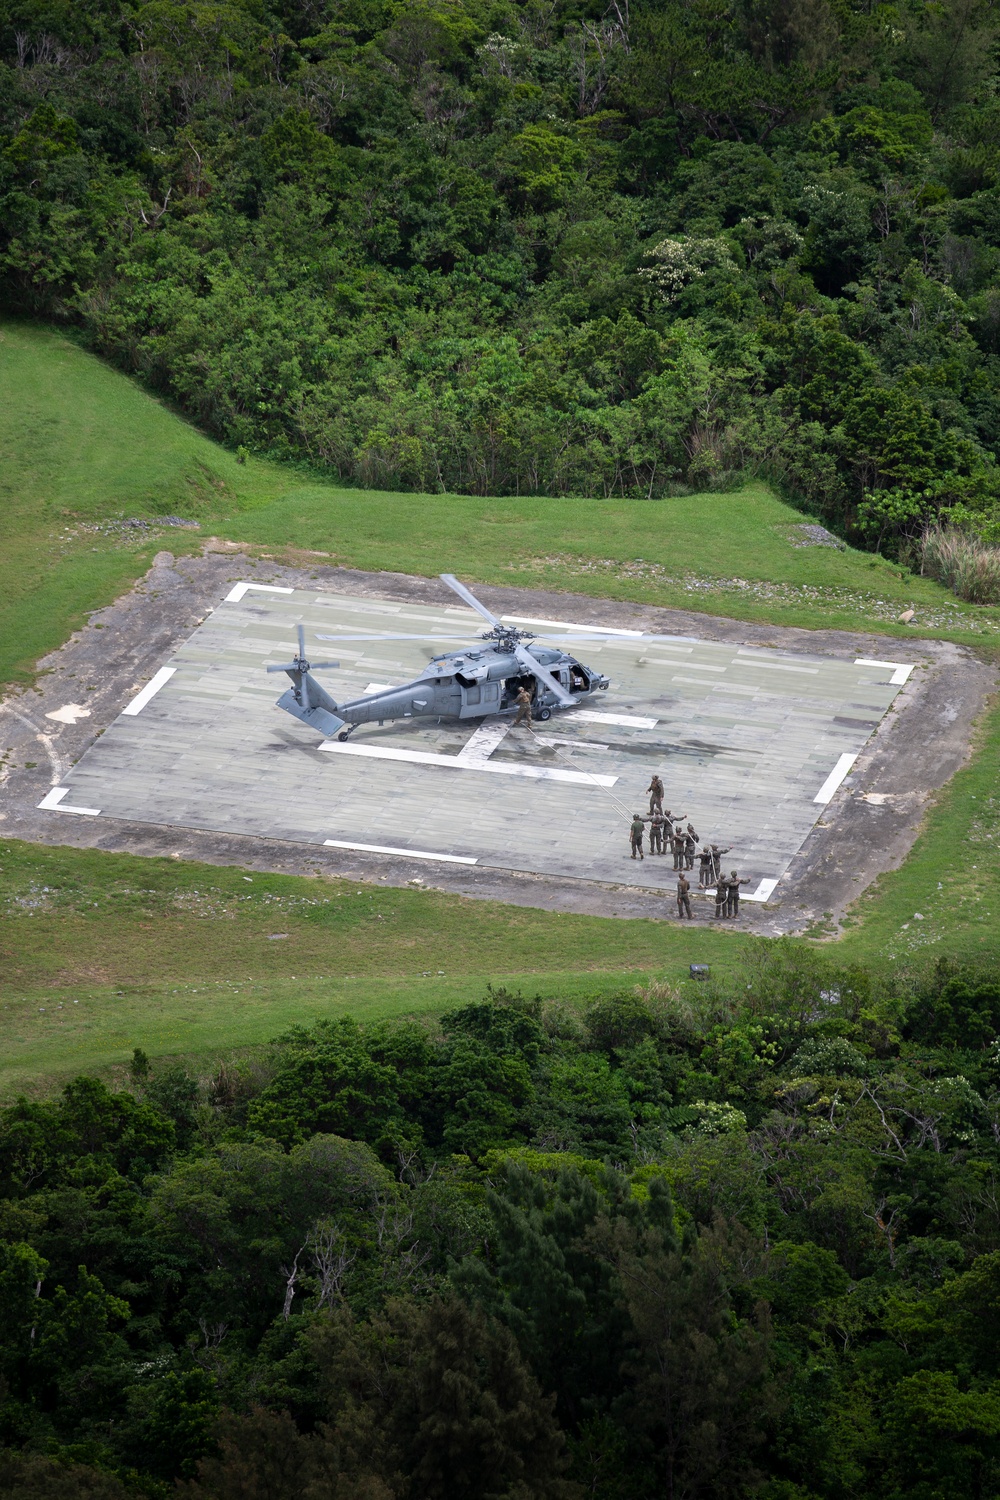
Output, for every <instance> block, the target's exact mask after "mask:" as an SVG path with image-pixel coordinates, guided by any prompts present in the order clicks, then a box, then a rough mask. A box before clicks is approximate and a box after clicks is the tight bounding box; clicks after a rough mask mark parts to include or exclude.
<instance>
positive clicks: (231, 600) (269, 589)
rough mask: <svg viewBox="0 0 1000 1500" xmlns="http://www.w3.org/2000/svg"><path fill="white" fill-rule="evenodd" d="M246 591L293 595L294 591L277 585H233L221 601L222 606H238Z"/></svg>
mask: <svg viewBox="0 0 1000 1500" xmlns="http://www.w3.org/2000/svg"><path fill="white" fill-rule="evenodd" d="M247 589H257V590H258V591H259V592H260V593H262V594H294V592H295V590H294V589H285V588H282V587H281V586H280V585H279V584H277V583H235V584H234V585H233V587H232V588H231V589H230V590H229V593H228V594H227V595H226V597H225V599H224V600H223V603H224V604H238V603H239V601H240V600H241V599H242V598H243V595H244V594H245V593H246V591H247Z"/></svg>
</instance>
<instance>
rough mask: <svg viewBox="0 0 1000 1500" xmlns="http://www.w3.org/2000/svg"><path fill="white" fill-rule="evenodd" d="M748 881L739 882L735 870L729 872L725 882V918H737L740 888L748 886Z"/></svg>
mask: <svg viewBox="0 0 1000 1500" xmlns="http://www.w3.org/2000/svg"><path fill="white" fill-rule="evenodd" d="M749 884H750V882H749V880H741V879H740V877H739V876H738V875H737V873H736V871H735V870H730V872H729V879H728V880H727V881H726V916H727V917H738V916H739V914H740V886H741V885H749Z"/></svg>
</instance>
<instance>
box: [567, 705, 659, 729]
mask: <svg viewBox="0 0 1000 1500" xmlns="http://www.w3.org/2000/svg"><path fill="white" fill-rule="evenodd" d="M573 718H574V719H582V720H583V721H584V723H585V724H621V725H623V726H624V728H626V729H655V728H656V725H657V723H658V720H656V719H635V718H631V717H630V716H629V715H628V714H599V713H596V712H595V711H594V710H593V709H590V708H577V709H575V710H574V712H573Z"/></svg>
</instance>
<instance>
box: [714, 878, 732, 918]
mask: <svg viewBox="0 0 1000 1500" xmlns="http://www.w3.org/2000/svg"><path fill="white" fill-rule="evenodd" d="M728 903H729V886H728V884H727V883H726V877H725V876H724V875H719V876H718V877H717V879H716V882H715V915H716V916H717V917H724V916H725V915H726V907H727V905H728Z"/></svg>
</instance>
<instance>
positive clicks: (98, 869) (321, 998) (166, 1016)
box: [0, 323, 1000, 1093]
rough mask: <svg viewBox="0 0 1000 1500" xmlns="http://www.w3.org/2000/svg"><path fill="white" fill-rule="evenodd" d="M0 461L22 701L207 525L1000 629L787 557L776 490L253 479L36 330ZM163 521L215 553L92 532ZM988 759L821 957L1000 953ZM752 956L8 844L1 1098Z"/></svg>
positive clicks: (438, 899)
mask: <svg viewBox="0 0 1000 1500" xmlns="http://www.w3.org/2000/svg"><path fill="white" fill-rule="evenodd" d="M0 453H2V455H3V466H2V469H0V483H2V485H3V487H4V488H3V494H4V504H3V507H2V510H0V681H2V682H7V683H10V682H25V681H29V680H30V677H31V673H32V670H33V667H34V664H35V662H36V661H37V659H38V658H39V657H40V656H41V655H43V654H44V653H45V652H47V651H49V650H51V649H53V648H54V647H56V646H58V645H59V644H60V643H61V642H62V641H63V640H65V639H66V637H67V636H68V634H69V633H70V632H71V630H72V629H73V628H75V627H76V626H77V625H78V624H80V623H81V621H82V620H83V619H85V617H86V614H87V612H88V611H89V610H94V609H97V608H100V607H102V606H103V605H105V604H107V603H108V602H110V600H111V599H113V598H114V597H116V595H117V594H119V593H120V592H122V591H123V590H124V589H127V588H128V587H129V586H130V585H131V583H132V582H133V581H134V579H135V578H136V577H138V576H139V575H140V574H141V573H142V572H143V571H144V570H145V568H146V567H147V566H148V564H149V561H150V560H151V557H152V555H153V553H154V552H155V551H156V550H158V549H159V548H160V547H164V546H167V547H169V548H170V549H171V550H173V551H175V552H178V551H181V550H189V549H196V548H197V547H199V546H200V545H201V537H203V536H205V535H208V534H212V533H215V534H218V535H222V536H225V537H228V538H230V539H233V540H237V541H243V542H246V543H248V544H250V545H251V546H253V547H255V548H259V549H261V550H267V551H269V552H271V553H275V554H277V555H280V549H281V548H282V547H283V546H285V545H293V546H294V547H296V548H306V549H314V550H316V551H323V552H327V553H330V554H331V555H332V557H333V558H334V559H335V560H336V561H337V562H339V563H343V564H345V565H351V566H356V567H362V568H368V569H392V570H400V571H406V572H415V573H423V574H428V575H430V574H434V573H437V572H438V571H441V570H444V569H445V568H447V569H449V570H452V571H455V572H457V573H459V574H460V575H462V576H463V577H465V578H467V579H469V580H470V581H478V582H495V583H508V584H532V585H535V586H541V587H545V588H550V589H572V590H575V591H578V592H583V593H588V594H592V595H594V596H603V597H613V598H621V599H631V600H636V601H644V602H653V603H658V604H663V605H679V606H681V607H684V608H689V609H690V608H698V609H703V610H706V611H709V612H713V613H726V614H729V615H732V616H734V617H736V618H743V619H748V620H769V621H773V622H774V623H776V624H797V625H803V626H811V627H821V626H822V627H831V626H839V627H845V628H878V629H883V630H885V631H886V633H887V634H890V635H896V636H900V635H905V634H906V633H907V627H905V626H902V625H898V624H896V623H895V616H896V615H897V614H898V613H899V612H900V611H902V610H903V609H904V608H907V607H914V608H915V609H916V610H917V624H918V626H919V628H920V630H921V632H922V633H924V634H933V635H944V636H947V637H949V638H952V639H956V640H964V641H969V642H976V643H978V644H979V645H980V646H982V647H983V648H985V649H990V648H991V647H992V644H993V638H994V637H995V636H996V634H997V632H998V630H1000V611H997V610H983V609H975V608H974V607H972V606H967V605H964V604H962V603H960V602H959V601H958V600H956V599H954V598H953V597H952V596H951V595H949V594H948V593H946V592H945V591H944V590H943V589H941V588H940V587H939V586H938V585H936V584H933V583H931V582H929V581H926V580H920V579H915V578H912V577H910V576H909V575H906V576H902V575H901V574H900V572H899V570H898V569H897V568H894V567H892V566H890V565H889V564H888V563H886V562H884V561H882V560H878V559H873V558H871V557H869V556H868V555H866V554H863V553H858V552H853V551H850V550H847V551H835V550H832V549H821V548H797V547H795V546H794V545H793V542H792V539H793V538H794V536H795V535H796V533H795V532H794V531H793V530H792V528H794V527H795V526H796V525H798V524H800V523H801V522H802V521H803V520H804V519H805V518H804V517H803V516H802V515H801V514H800V513H799V512H797V511H794V510H792V509H791V508H790V507H788V506H786V505H784V504H782V503H781V502H780V501H778V500H777V499H776V498H775V497H774V496H773V495H771V494H770V493H769V492H768V491H767V490H766V489H764V488H763V487H761V486H749V487H748V488H746V489H745V490H743V491H741V492H740V493H739V494H734V495H721V496H720V495H716V496H711V495H704V496H695V497H689V498H687V499H676V500H663V501H652V502H644V501H604V500H540V499H513V500H512V499H503V500H483V499H470V498H467V497H456V496H447V495H433V496H422V495H400V494H388V495H374V494H371V493H367V492H362V491H352V490H345V489H342V488H338V487H336V486H334V485H332V484H324V483H321V482H319V481H318V480H316V479H315V478H310V477H309V476H305V475H303V474H302V473H301V472H300V471H297V470H296V469H294V468H285V467H282V466H280V465H277V464H272V463H268V462H264V461H261V460H256V459H252V458H251V459H250V460H249V461H248V462H247V463H245V464H239V463H237V462H236V459H235V457H234V455H232V454H230V453H228V452H227V451H226V450H225V449H223V448H221V447H220V446H219V445H217V444H215V443H212V442H211V441H210V440H209V439H207V438H206V437H204V436H203V435H202V434H200V433H199V432H197V431H196V430H195V429H194V428H192V427H191V426H190V425H189V424H187V423H185V422H184V421H183V420H182V419H180V418H179V417H178V416H176V415H175V414H174V413H173V412H172V411H170V410H169V409H168V408H167V407H165V406H164V405H163V404H161V403H160V402H158V401H157V400H155V399H154V398H153V397H151V396H150V395H148V394H147V393H146V392H144V391H143V390H142V389H141V388H139V387H138V386H136V385H135V384H133V383H132V382H130V381H129V380H127V379H125V378H124V377H123V376H121V375H120V374H118V373H117V372H115V371H113V370H111V369H109V368H108V367H107V366H105V365H103V364H102V363H101V362H100V361H98V360H96V359H95V358H94V357H93V356H91V355H89V354H88V353H86V352H85V351H84V350H82V349H80V348H79V347H77V345H75V344H74V343H73V342H72V340H71V339H69V338H67V337H65V336H64V335H62V334H59V333H57V332H54V331H52V330H49V329H45V328H38V327H34V326H27V325H24V324H11V323H7V324H4V325H2V327H0ZM167 514H176V515H182V516H186V517H193V518H195V519H198V520H199V521H200V522H201V523H202V530H201V534H200V535H199V534H198V533H191V532H185V531H181V530H172V531H170V532H168V533H166V534H165V535H161V536H160V537H158V538H157V539H155V540H146V539H144V538H142V537H140V538H139V539H138V540H135V539H126V540H122V539H121V538H120V537H119V536H117V535H115V534H107V533H105V532H101V531H99V530H96V529H88V528H96V527H98V526H100V525H101V523H102V522H104V521H106V520H107V519H109V518H114V517H121V516H145V517H155V516H157V515H161V516H162V515H167ZM897 649H898V648H897ZM998 751H1000V714H994V715H993V716H992V717H991V718H990V719H989V721H988V722H987V723H986V724H984V725H983V727H982V744H981V747H980V749H979V751H978V753H977V755H976V757H975V759H974V760H973V762H972V763H971V764H970V766H969V767H968V768H967V769H966V770H964V771H963V772H961V773H960V774H959V775H958V776H957V777H956V778H955V780H954V782H953V783H952V784H951V785H950V786H949V787H948V788H947V789H946V790H945V792H944V793H943V795H942V797H941V798H940V799H939V803H938V805H937V807H935V808H934V809H932V810H931V812H930V814H929V816H928V819H927V824H926V828H925V830H924V832H923V833H922V835H921V838H920V840H919V841H918V844H917V846H916V847H915V849H914V851H913V853H912V855H911V856H910V858H909V859H908V860H907V861H906V863H905V865H904V866H903V868H902V869H901V870H900V871H898V872H896V873H894V874H892V875H889V876H886V877H884V878H883V879H882V880H880V881H879V882H878V884H877V885H876V886H875V887H874V888H873V889H872V890H871V891H870V892H868V893H867V894H866V896H865V897H864V898H863V899H862V900H861V901H860V902H859V903H858V906H857V908H856V910H855V912H854V914H853V916H852V920H851V923H850V925H849V928H848V931H847V934H846V935H845V936H844V937H843V938H841V939H840V940H839V941H838V942H836V943H833V944H830V945H828V946H829V950H830V952H831V955H835V956H837V957H839V958H843V959H844V960H845V961H852V962H853V961H861V962H868V963H875V964H881V963H883V962H892V963H895V964H900V963H905V964H909V963H919V962H922V961H924V960H926V959H927V958H933V957H937V956H938V955H941V954H944V953H948V954H954V955H964V954H979V955H982V954H988V955H990V956H995V954H996V950H997V948H998V946H1000V943H998V939H997V937H996V936H995V934H996V933H997V931H998V925H1000V924H998V922H997V921H996V920H995V919H994V915H993V901H994V899H995V898H994V893H995V892H997V891H998V890H1000V851H998V847H997V846H998V839H997V832H998V827H1000V813H998V809H1000V784H998V770H997V765H998ZM956 850H959V851H961V857H960V858H956ZM968 851H971V853H970V852H968ZM966 856H967V858H966ZM971 863H974V864H975V866H976V868H975V870H974V871H970V869H969V868H968V867H967V866H968V865H969V864H971ZM942 872H946V873H942ZM939 882H940V884H939ZM996 899H997V900H1000V898H996ZM917 913H919V916H918V915H917ZM996 915H997V916H1000V911H998V912H997V914H996ZM276 933H282V934H287V936H284V937H281V938H278V937H275V936H274V934H276ZM744 941H745V940H744V939H743V938H741V937H740V936H739V935H738V934H736V933H733V932H731V931H729V930H721V931H720V930H715V929H706V928H703V927H702V928H699V929H697V930H688V929H686V928H683V927H675V926H668V925H665V924H662V923H656V922H652V921H642V922H624V921H613V920H603V919H600V918H587V917H575V916H569V915H560V914H555V913H549V912H544V911H536V910H532V909H524V908H517V907H498V906H496V905H487V904H485V903H480V902H469V901H464V900H462V899H460V898H455V897H449V896H445V895H443V894H440V893H437V892H431V891H419V890H416V889H409V888H408V889H403V890H394V889H389V888H380V887H378V886H371V885H365V886H363V887H360V886H357V885H356V884H351V883H345V882H342V881H327V880H305V879H294V878H290V877H279V876H262V875H260V874H258V873H254V874H252V875H247V874H245V873H244V872H243V871H240V870H231V869H215V868H207V867H202V866H196V865H183V864H179V863H178V862H177V861H172V860H143V859H138V858H130V857H127V856H118V855H108V854H101V853H95V852H91V851H80V850H69V849H56V850H53V849H48V848H35V847H31V846H26V845H23V844H17V843H13V842H8V843H3V842H2V841H0V1038H2V1042H3V1045H2V1048H0V1090H2V1091H3V1092H5V1093H9V1092H10V1091H11V1089H14V1088H18V1087H28V1086H33V1087H34V1086H41V1085H45V1084H46V1083H48V1082H51V1081H54V1080H56V1079H58V1078H60V1077H63V1076H65V1075H66V1074H67V1073H71V1072H73V1071H78V1070H81V1069H85V1068H87V1069H89V1068H98V1069H105V1068H108V1067H112V1066H113V1065H115V1064H116V1063H119V1062H121V1061H122V1060H124V1059H125V1058H126V1057H127V1056H128V1055H129V1054H130V1052H131V1050H132V1048H133V1047H135V1046H142V1047H144V1048H145V1049H146V1050H147V1051H148V1052H150V1053H151V1054H153V1055H165V1054H166V1055H179V1056H184V1057H189V1058H193V1059H195V1060H197V1061H199V1062H201V1061H205V1060H207V1059H210V1058H211V1057H215V1056H218V1055H220V1054H221V1053H225V1052H226V1051H228V1050H231V1049H233V1048H238V1047H245V1046H249V1045H253V1044H256V1043H259V1042H263V1041H265V1040H267V1039H268V1038H269V1037H271V1036H273V1035H274V1034H275V1033H276V1032H278V1031H280V1030H282V1029H283V1028H285V1027H286V1026H288V1025H289V1024H291V1023H292V1022H294V1021H308V1020H311V1019H312V1018H313V1017H315V1016H317V1015H322V1014H329V1013H330V1011H331V1008H332V1009H334V1010H335V1011H338V1012H341V1013H345V1012H350V1013H352V1014H354V1015H356V1016H359V1017H372V1016H375V1015H391V1014H398V1013H403V1012H407V1013H409V1012H426V1013H433V1012H435V1011H440V1010H443V1009H445V1008H447V1007H448V1006H450V1005H452V1004H454V1003H455V1002H456V1001H459V1000H462V999H466V998H471V997H475V996H477V995H479V994H480V993H481V992H482V991H483V989H484V987H485V985H486V984H487V983H490V982H492V983H494V984H498V983H504V984H508V985H513V986H519V987H522V988H523V989H524V990H525V991H526V992H532V993H533V992H535V991H536V990H537V991H539V992H541V993H542V994H545V995H550V996H556V997H562V998H564V999H566V1000H568V1001H574V1000H580V999H581V998H583V997H585V996H587V995H589V994H594V993H606V992H607V991H608V990H609V989H613V988H616V987H619V986H621V985H623V984H635V983H638V982H641V981H642V980H643V979H646V978H648V977H656V978H666V979H668V980H671V981H678V980H680V979H682V978H683V976H684V974H685V973H686V971H687V966H688V964H689V963H691V962H707V963H710V964H711V965H713V967H714V968H715V969H716V971H717V972H723V973H724V972H725V971H726V970H727V969H729V968H732V967H733V966H735V965H736V964H737V963H738V962H739V957H740V952H741V948H742V946H743V943H744Z"/></svg>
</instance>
